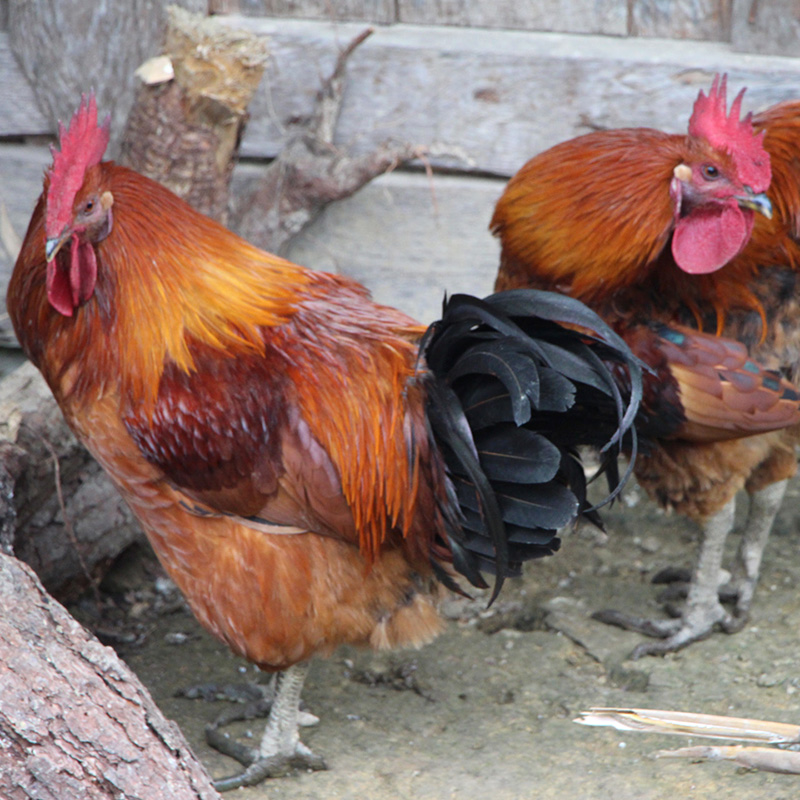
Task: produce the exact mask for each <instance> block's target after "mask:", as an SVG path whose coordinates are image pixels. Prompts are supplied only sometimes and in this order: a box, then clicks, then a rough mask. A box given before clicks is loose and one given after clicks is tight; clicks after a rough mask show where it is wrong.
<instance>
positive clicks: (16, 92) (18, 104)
mask: <svg viewBox="0 0 800 800" xmlns="http://www.w3.org/2000/svg"><path fill="white" fill-rule="evenodd" d="M52 129H53V126H52V124H51V123H50V122H49V121H48V120H47V118H46V117H45V115H44V114H42V112H41V111H40V110H39V107H38V106H37V105H36V96H35V95H34V93H33V89H32V88H31V86H30V84H29V83H28V81H27V80H26V79H25V75H24V74H23V72H22V70H21V69H20V67H19V64H17V61H16V59H15V58H14V54H13V53H12V52H11V47H10V46H9V34H8V33H7V32H6V31H4V30H3V31H0V136H21V135H27V134H41V133H50V131H52Z"/></svg>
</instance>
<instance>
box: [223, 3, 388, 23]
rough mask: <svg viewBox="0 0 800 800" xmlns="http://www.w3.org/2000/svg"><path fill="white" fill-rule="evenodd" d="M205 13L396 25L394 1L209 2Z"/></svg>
mask: <svg viewBox="0 0 800 800" xmlns="http://www.w3.org/2000/svg"><path fill="white" fill-rule="evenodd" d="M209 9H210V11H211V12H212V13H217V14H244V15H246V16H250V17H297V18H298V19H327V20H331V21H335V20H339V21H345V20H363V21H364V22H377V23H384V24H385V23H391V22H396V21H397V18H396V12H395V2H394V0H336V2H335V3H331V2H330V0H211V2H210V4H209Z"/></svg>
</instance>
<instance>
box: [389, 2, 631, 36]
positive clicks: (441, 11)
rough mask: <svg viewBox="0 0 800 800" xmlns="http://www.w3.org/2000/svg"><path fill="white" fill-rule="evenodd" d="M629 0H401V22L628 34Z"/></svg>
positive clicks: (399, 15) (398, 9) (617, 34)
mask: <svg viewBox="0 0 800 800" xmlns="http://www.w3.org/2000/svg"><path fill="white" fill-rule="evenodd" d="M627 6H628V4H627V3H626V2H625V0H539V1H538V2H535V3H532V2H528V3H521V2H519V0H398V8H397V11H398V20H399V21H400V22H410V23H415V24H419V25H463V26H466V27H472V28H510V29H515V30H533V31H561V32H565V33H605V34H611V35H613V36H625V35H626V34H627V33H628V8H627Z"/></svg>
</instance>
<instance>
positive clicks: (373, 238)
mask: <svg viewBox="0 0 800 800" xmlns="http://www.w3.org/2000/svg"><path fill="white" fill-rule="evenodd" d="M49 162H50V156H49V152H48V150H47V148H45V147H42V148H30V147H17V148H9V147H5V148H0V182H2V185H3V186H6V187H12V188H11V190H10V191H8V192H7V196H6V191H4V192H3V196H4V197H5V202H6V204H7V205H8V207H9V211H10V212H11V218H12V223H13V225H14V228H15V230H16V231H17V233H18V234H19V236H20V237H22V236H24V234H25V230H26V228H27V225H28V220H29V219H30V214H31V210H32V207H33V204H34V202H35V200H36V198H37V197H38V194H39V192H40V191H41V186H42V180H41V179H42V171H43V169H44V167H45V166H47V165H48V164H49ZM262 169H263V168H262V167H257V166H253V165H250V164H240V165H239V166H238V167H237V168H236V170H235V172H234V183H233V191H234V192H237V191H241V190H242V188H243V185H244V183H246V182H247V181H248V180H251V179H252V178H253V177H254V176H257V175H258V174H259V173H260V171H261V170H262ZM6 176H13V181H12V182H10V183H6V182H5V177H6ZM504 186H505V182H504V181H499V180H490V179H482V178H470V177H465V178H458V177H455V176H450V175H434V176H433V178H432V179H429V178H428V177H427V176H426V175H424V174H421V173H402V172H395V173H392V174H389V175H384V176H382V177H381V178H379V179H377V180H376V181H374V182H373V183H372V184H370V185H368V186H367V187H366V188H364V189H362V190H361V191H360V192H358V193H357V194H356V195H355V196H353V197H351V198H349V199H347V200H343V201H341V202H339V203H336V204H334V205H333V206H330V207H328V209H327V210H326V211H324V212H323V214H322V216H321V217H320V219H318V220H317V221H316V222H315V223H314V224H313V225H311V226H310V227H309V228H308V230H306V231H305V232H304V233H303V234H302V235H301V236H300V237H299V238H298V240H296V241H295V242H294V244H293V245H292V248H291V250H290V253H289V257H290V258H292V259H293V260H295V261H297V262H298V263H300V264H303V265H305V266H309V267H312V268H315V269H323V270H328V271H331V272H341V273H344V274H347V275H350V276H352V277H354V278H356V279H357V280H359V281H361V282H362V283H364V284H366V285H367V286H368V287H369V288H370V289H371V290H372V292H373V294H374V296H375V298H376V299H377V300H378V301H379V302H382V303H387V304H389V305H394V306H397V307H399V308H402V309H403V310H404V311H406V312H407V313H408V314H411V315H412V316H414V317H416V318H417V319H420V320H421V321H424V322H430V321H431V320H432V319H434V318H436V316H437V315H438V312H439V310H440V308H441V302H442V297H443V295H444V292H445V290H447V291H449V292H451V293H452V292H460V291H465V292H470V293H473V294H481V295H483V294H488V293H489V292H491V290H492V283H493V281H494V275H495V273H496V271H497V264H498V252H499V250H498V247H497V243H496V241H495V239H494V238H493V237H492V236H491V235H490V234H489V231H488V225H489V219H490V218H491V215H492V211H493V209H494V204H495V203H496V202H497V199H498V198H499V196H500V194H501V192H502V191H503V187H504ZM12 268H13V262H12V261H11V259H10V258H9V257H8V255H7V254H6V253H5V252H4V251H3V250H2V247H0V296H3V297H4V296H5V289H6V286H7V285H8V280H9V278H10V277H11V270H12ZM9 335H10V330H9V327H8V321H7V319H0V344H1V343H2V342H3V340H4V338H7V337H8V336H9Z"/></svg>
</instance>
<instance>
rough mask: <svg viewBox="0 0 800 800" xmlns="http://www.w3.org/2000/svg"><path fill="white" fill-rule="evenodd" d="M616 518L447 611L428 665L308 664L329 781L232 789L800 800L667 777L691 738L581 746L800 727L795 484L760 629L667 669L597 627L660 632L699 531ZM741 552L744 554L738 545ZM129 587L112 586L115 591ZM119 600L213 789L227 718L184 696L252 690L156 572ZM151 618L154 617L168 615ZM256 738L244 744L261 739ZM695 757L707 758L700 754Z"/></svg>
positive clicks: (130, 632)
mask: <svg viewBox="0 0 800 800" xmlns="http://www.w3.org/2000/svg"><path fill="white" fill-rule="evenodd" d="M625 497H626V500H625V502H623V503H622V504H620V505H618V506H617V507H616V508H614V509H612V510H611V511H610V512H608V513H606V515H605V516H606V519H607V524H608V535H607V536H604V535H602V534H598V533H597V532H596V531H595V530H594V529H592V528H582V529H579V530H578V531H577V532H575V533H574V534H573V535H572V536H570V538H569V539H568V540H565V542H564V545H563V547H562V550H561V552H560V553H558V554H557V555H556V556H555V557H553V558H549V559H546V560H544V561H541V562H538V563H534V564H531V565H529V567H528V569H527V570H526V573H525V577H524V578H523V579H521V580H519V581H513V582H511V583H509V584H508V585H507V586H506V588H505V589H504V591H503V593H502V595H501V598H500V600H499V601H498V602H497V603H496V605H495V606H493V607H492V609H491V610H490V611H486V609H485V599H476V600H475V601H473V602H466V601H463V600H453V601H452V602H449V603H448V604H447V608H446V611H447V614H448V616H449V617H450V618H451V620H452V621H451V623H450V625H449V627H448V630H447V632H446V633H445V634H444V635H443V636H441V637H440V638H439V639H438V640H437V641H436V642H434V643H433V644H431V645H429V646H427V647H425V648H424V649H422V650H420V651H414V652H398V653H392V654H389V655H386V654H374V653H370V652H361V651H354V650H350V649H343V650H341V651H340V652H339V653H338V654H337V655H336V656H335V657H334V658H332V659H330V660H327V661H318V662H316V663H315V664H314V667H313V669H312V672H311V674H310V676H309V680H308V682H307V684H306V690H305V692H304V697H305V700H306V702H307V705H308V707H309V709H310V710H311V711H313V712H314V713H315V714H317V715H318V716H319V717H320V722H319V724H318V725H316V726H315V727H312V728H306V729H304V731H303V738H304V741H305V742H306V743H307V744H308V745H309V746H310V747H311V748H312V749H314V750H315V751H316V752H318V753H319V754H321V755H324V756H325V758H326V759H327V761H328V764H329V767H330V768H329V770H328V771H327V772H317V773H313V774H297V773H295V774H292V775H290V776H288V777H285V778H281V779H275V780H271V781H268V782H267V783H265V784H263V785H261V786H260V787H255V788H250V789H242V790H238V793H234V794H235V796H237V797H241V798H242V799H243V800H245V799H246V800H251V799H252V800H257V799H258V798H275V799H276V800H277V799H278V798H280V800H299V798H303V799H304V800H306V799H307V798H325V799H326V800H327V799H328V798H372V799H373V800H383V799H387V800H388V799H389V798H409V799H410V798H414V800H417V799H418V798H419V799H420V800H422V798H436V800H440V799H442V798H458V799H459V800H460V799H461V798H475V797H492V798H494V799H495V800H503V799H504V798H509V799H510V798H531V797H536V798H551V797H552V798H595V797H596V798H608V797H614V798H615V800H628V798H630V799H631V800H633V799H634V798H635V799H636V800H655V799H656V798H670V800H673V799H674V798H695V797H696V798H711V797H713V798H715V800H725V798H732V799H733V798H736V800H748V799H749V798H753V799H755V798H758V799H759V800H764V798H774V799H775V800H779V799H782V798H783V799H785V800H789V798H795V797H797V796H798V794H800V776H787V775H777V774H769V773H764V772H748V771H745V770H743V769H740V768H737V767H736V766H735V765H734V764H731V763H724V762H723V763H691V762H687V761H683V760H665V759H658V760H656V759H655V758H654V757H653V754H654V753H655V752H656V751H657V750H660V749H663V748H672V747H677V746H683V745H685V744H688V743H690V742H689V741H688V740H683V739H679V738H677V737H666V736H655V735H650V734H637V733H619V732H617V731H613V730H611V729H605V728H587V727H584V726H580V725H576V724H575V723H574V722H573V721H572V720H573V719H574V718H575V716H576V715H577V714H578V712H580V711H581V710H583V709H588V708H590V707H591V706H597V705H601V706H608V705H610V706H640V707H650V708H668V709H676V710H693V711H703V712H707V713H715V714H730V715H736V716H749V717H756V718H761V719H770V720H776V721H784V722H799V721H800V670H798V664H799V663H800V592H798V588H797V587H798V586H799V585H800V553H799V552H798V546H799V545H800V535H798V523H799V522H800V512H799V511H798V498H800V483H798V482H795V484H794V485H793V486H792V487H791V488H790V491H789V494H788V495H787V500H786V503H785V505H784V508H783V510H782V512H781V515H780V517H779V520H778V523H777V528H776V531H775V533H774V535H773V537H772V539H771V541H770V543H769V546H768V551H767V553H766V557H765V563H764V568H763V574H762V580H761V585H760V588H759V590H758V593H757V596H756V600H755V603H754V610H753V614H752V619H751V623H750V625H749V626H748V627H746V628H745V629H744V630H743V631H742V632H741V633H739V634H737V635H733V636H728V635H725V634H722V633H719V634H716V635H715V636H713V637H712V638H710V639H708V640H706V641H703V642H700V643H698V644H695V645H694V646H692V647H690V648H689V649H687V650H685V651H682V652H680V653H677V654H673V655H669V656H667V657H664V658H653V657H650V658H645V659H643V660H640V661H637V662H632V661H629V660H627V659H626V657H627V654H628V653H629V652H630V650H631V648H632V647H633V646H634V645H635V644H636V643H637V642H638V641H639V639H640V637H639V636H638V635H635V634H631V633H627V632H623V631H620V630H617V629H613V628H608V627H606V626H603V625H601V624H600V623H598V622H594V621H592V620H591V619H589V614H590V613H591V612H592V611H593V610H596V609H600V608H606V607H609V606H613V607H617V608H620V609H626V610H632V611H637V612H641V611H643V610H645V609H646V610H647V612H649V613H651V614H653V615H661V614H663V611H662V606H661V604H660V603H659V602H658V600H657V595H658V592H659V588H658V587H654V586H653V585H651V584H650V578H651V576H652V575H653V574H654V573H655V572H656V571H657V570H658V569H660V568H661V567H663V566H666V565H671V564H674V565H686V566H688V565H690V564H691V560H692V557H693V555H694V553H695V550H696V541H697V539H696V531H695V530H694V529H693V528H692V527H691V526H690V525H689V524H687V523H686V522H684V521H683V520H682V519H680V518H677V517H668V516H665V515H663V514H662V513H660V512H658V511H656V510H655V508H654V507H653V505H652V504H651V503H649V502H648V501H646V500H644V499H642V498H641V497H640V495H639V491H638V489H636V487H633V488H632V489H631V488H629V489H628V490H627V492H626V495H625ZM729 544H730V546H731V554H732V552H733V548H734V547H735V545H736V537H732V539H731V541H730V543H729ZM114 580H116V584H114ZM111 586H112V588H113V589H114V591H115V592H116V596H117V597H118V598H121V597H124V599H125V600H126V601H127V602H126V603H123V602H121V603H120V604H121V605H122V606H124V607H125V608H127V611H128V617H127V619H126V621H125V624H124V625H123V627H122V628H118V629H117V630H116V632H115V636H116V637H117V638H119V636H120V633H121V632H122V634H123V638H124V636H130V637H135V639H136V641H135V642H128V643H123V644H122V645H119V646H118V649H119V650H120V652H121V653H122V655H123V656H124V658H125V659H126V660H127V661H128V663H129V664H130V665H131V666H132V667H133V669H134V670H135V671H136V672H137V673H138V674H139V676H140V677H141V678H142V680H143V681H144V682H145V684H146V685H147V686H148V687H149V689H150V690H151V692H152V693H153V695H154V697H155V698H156V700H157V702H158V703H159V705H160V706H161V707H162V709H163V710H164V712H165V713H166V714H167V716H169V717H171V718H173V719H175V720H176V721H177V722H178V723H179V724H180V726H181V727H182V728H183V730H184V733H185V734H186V736H187V738H188V739H189V741H190V743H191V744H192V746H193V747H194V748H195V750H196V752H197V753H198V755H199V756H200V758H201V759H202V760H203V762H204V763H205V764H206V765H207V767H208V769H209V771H210V773H211V774H212V775H213V776H215V777H220V776H223V775H226V774H229V773H231V772H232V771H234V770H235V766H236V765H235V764H234V762H232V761H230V760H229V759H227V758H224V757H222V756H220V755H218V754H217V753H215V752H214V751H213V750H210V749H209V748H208V747H207V746H206V744H205V743H204V740H203V726H204V725H205V724H206V722H208V721H210V720H212V719H213V718H214V717H215V716H216V715H217V713H219V711H220V710H221V709H222V707H223V705H224V704H223V703H222V702H205V701H197V700H194V701H193V700H188V699H186V698H184V697H176V696H175V693H176V691H177V690H179V689H180V688H182V687H185V686H187V685H190V684H193V683H196V682H208V681H215V682H218V683H221V684H229V683H237V682H240V681H241V680H242V679H243V678H244V677H253V671H252V669H251V668H248V667H247V665H246V664H244V662H242V661H241V660H239V659H236V658H234V657H233V656H231V655H230V654H229V652H228V651H227V650H226V649H225V648H224V647H223V646H222V645H220V644H218V643H217V642H216V641H214V640H213V639H211V637H209V636H208V635H207V634H205V633H204V632H203V631H202V630H201V629H200V627H199V626H198V625H197V624H196V623H195V622H194V620H193V618H192V617H191V616H190V615H189V614H188V612H187V611H186V610H185V607H184V606H183V604H182V602H181V601H180V598H178V597H175V596H173V595H172V594H171V592H170V584H169V582H168V581H166V580H165V579H164V578H163V577H159V576H158V572H157V571H156V570H153V568H152V565H149V563H148V562H147V560H146V559H144V560H143V559H141V558H140V557H137V558H134V559H131V560H130V563H129V564H128V565H127V567H123V568H121V569H119V570H117V572H116V575H115V576H114V577H113V579H112V581H111ZM155 612H157V613H155ZM262 728H263V723H262V722H261V721H254V722H249V723H237V724H235V725H233V726H231V727H230V729H229V730H230V731H231V732H232V733H236V734H237V735H240V736H248V735H252V736H255V737H259V736H260V735H261V731H262ZM695 743H697V740H695Z"/></svg>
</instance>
